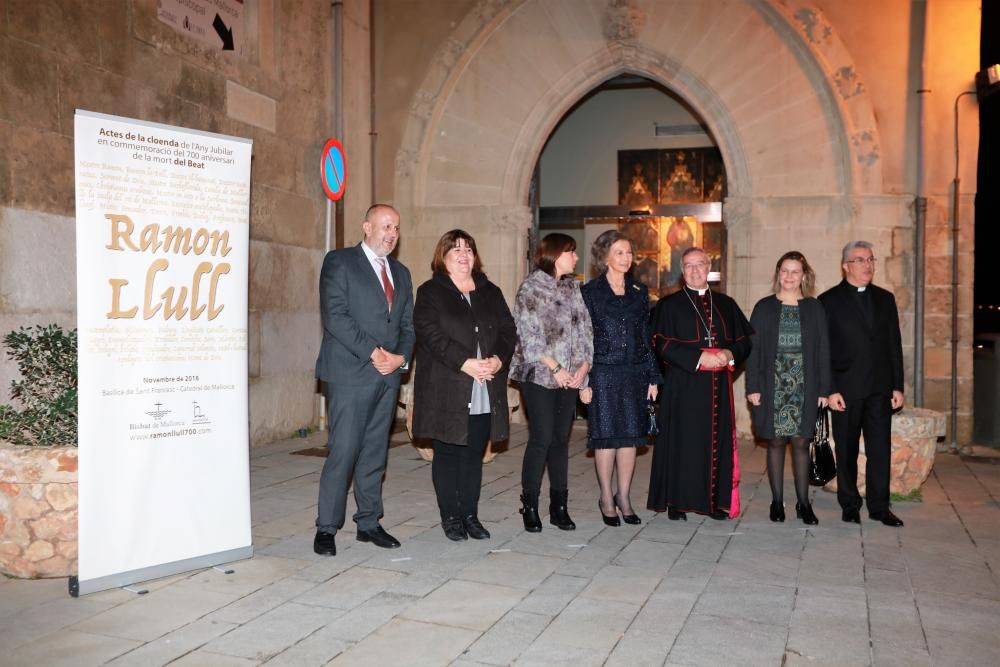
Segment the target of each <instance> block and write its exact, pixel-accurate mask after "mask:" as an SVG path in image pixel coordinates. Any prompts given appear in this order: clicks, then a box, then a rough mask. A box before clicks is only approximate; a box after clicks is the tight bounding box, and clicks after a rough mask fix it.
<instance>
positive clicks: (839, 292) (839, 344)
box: [819, 280, 903, 401]
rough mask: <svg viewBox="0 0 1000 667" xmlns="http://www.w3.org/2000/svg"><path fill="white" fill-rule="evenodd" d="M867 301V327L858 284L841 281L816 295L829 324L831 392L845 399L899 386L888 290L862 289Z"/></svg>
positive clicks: (899, 351)
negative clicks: (869, 307) (869, 306)
mask: <svg viewBox="0 0 1000 667" xmlns="http://www.w3.org/2000/svg"><path fill="white" fill-rule="evenodd" d="M866 289H867V290H868V293H869V295H870V297H871V300H872V322H873V324H872V326H868V324H867V323H866V322H865V318H864V314H863V313H862V311H861V306H860V304H859V303H858V297H857V294H856V293H857V291H858V288H857V287H854V286H853V285H851V284H850V283H849V282H847V280H841V281H840V283H839V284H838V285H835V286H834V287H831V288H830V289H828V290H827V291H825V292H823V293H822V294H820V295H819V300H820V302H821V303H822V304H823V308H824V309H825V310H826V323H827V326H828V327H829V329H830V368H831V370H832V371H833V386H832V387H831V388H830V391H831V393H839V394H842V395H843V396H844V398H845V400H847V401H850V400H851V399H859V398H864V397H866V396H871V395H873V394H886V395H889V394H892V392H893V391H900V392H901V391H903V345H902V340H901V338H900V333H899V311H898V310H897V309H896V298H895V297H894V296H893V295H892V292H889V291H887V290H884V289H882V288H881V287H878V286H876V285H868V287H867V288H866Z"/></svg>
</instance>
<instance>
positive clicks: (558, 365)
mask: <svg viewBox="0 0 1000 667" xmlns="http://www.w3.org/2000/svg"><path fill="white" fill-rule="evenodd" d="M562 369H563V367H562V364H560V363H556V366H555V368H550V369H549V372H550V373H552V374H553V375H555V374H556V373H558V372H559V371H561V370H562Z"/></svg>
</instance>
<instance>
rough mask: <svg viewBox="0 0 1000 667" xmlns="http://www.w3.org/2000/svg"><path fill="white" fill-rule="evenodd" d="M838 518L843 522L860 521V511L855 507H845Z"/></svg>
mask: <svg viewBox="0 0 1000 667" xmlns="http://www.w3.org/2000/svg"><path fill="white" fill-rule="evenodd" d="M840 520H841V521H843V522H844V523H861V512H860V511H858V510H856V509H845V510H844V511H843V512H841V513H840Z"/></svg>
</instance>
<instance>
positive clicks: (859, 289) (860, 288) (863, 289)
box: [858, 285, 868, 292]
mask: <svg viewBox="0 0 1000 667" xmlns="http://www.w3.org/2000/svg"><path fill="white" fill-rule="evenodd" d="M866 289H868V285H865V286H864V287H859V288H858V292H864V291H865V290H866Z"/></svg>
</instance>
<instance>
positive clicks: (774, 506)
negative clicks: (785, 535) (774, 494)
mask: <svg viewBox="0 0 1000 667" xmlns="http://www.w3.org/2000/svg"><path fill="white" fill-rule="evenodd" d="M796 507H797V506H796ZM784 520H785V505H784V503H779V502H772V503H771V521H775V522H778V521H784Z"/></svg>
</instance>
